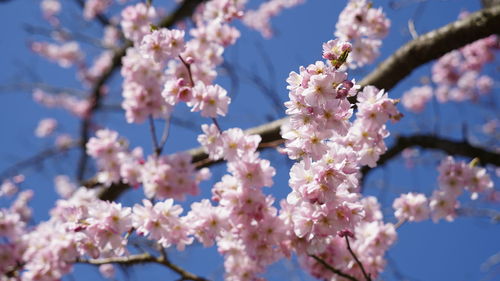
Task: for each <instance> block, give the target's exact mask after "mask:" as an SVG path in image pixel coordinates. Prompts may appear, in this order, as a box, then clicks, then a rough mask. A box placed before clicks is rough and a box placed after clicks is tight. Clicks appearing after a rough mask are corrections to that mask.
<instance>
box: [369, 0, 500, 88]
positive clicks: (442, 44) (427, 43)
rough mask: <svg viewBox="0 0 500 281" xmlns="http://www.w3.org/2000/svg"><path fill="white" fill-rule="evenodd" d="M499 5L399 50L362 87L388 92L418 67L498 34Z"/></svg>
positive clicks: (423, 37) (434, 32)
mask: <svg viewBox="0 0 500 281" xmlns="http://www.w3.org/2000/svg"><path fill="white" fill-rule="evenodd" d="M499 26H500V5H497V6H494V7H492V8H488V9H483V10H481V11H479V12H475V13H473V14H471V15H470V16H469V17H467V18H465V19H463V20H458V21H456V22H453V23H451V24H448V25H446V26H443V27H441V28H439V29H436V30H434V31H431V32H429V33H426V34H424V35H422V36H420V37H418V38H417V39H415V40H413V41H411V42H409V43H408V44H406V45H404V46H403V47H401V48H399V50H397V51H396V53H394V54H393V55H392V56H390V57H389V58H388V59H386V60H385V61H383V62H382V63H381V64H380V65H379V66H378V67H377V68H376V69H375V70H374V71H372V72H371V73H370V74H369V75H368V76H366V77H365V78H364V79H363V80H362V81H361V84H362V85H374V86H377V87H378V88H380V89H385V90H389V89H391V88H393V87H394V86H395V85H396V84H397V83H398V82H399V81H401V80H403V78H405V77H406V76H408V75H410V73H411V72H412V71H413V70H414V69H416V68H417V67H419V66H421V65H423V64H425V63H427V62H429V61H432V60H434V59H437V58H439V57H441V56H443V55H444V54H446V53H448V52H450V51H452V50H454V49H458V48H460V47H462V46H465V45H467V44H469V43H472V42H474V41H476V40H479V39H481V38H484V37H487V36H489V35H491V34H499V33H500V28H499Z"/></svg>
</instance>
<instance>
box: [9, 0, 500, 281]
mask: <svg viewBox="0 0 500 281" xmlns="http://www.w3.org/2000/svg"><path fill="white" fill-rule="evenodd" d="M62 2H63V5H65V6H66V7H68V8H69V12H68V13H66V14H65V16H64V17H63V22H65V23H68V24H69V25H70V26H72V27H74V28H78V30H79V31H80V32H82V33H85V34H87V35H91V36H96V35H99V36H100V33H99V29H98V27H97V26H94V25H88V24H86V23H85V22H83V21H80V20H74V19H75V18H76V17H75V15H76V14H78V13H80V11H79V8H78V7H77V6H76V5H74V3H73V1H62ZM154 2H155V3H161V1H154ZM389 2H392V1H374V5H375V6H383V7H384V10H385V11H386V13H387V14H388V16H389V18H390V19H391V20H392V26H391V31H390V34H389V36H388V37H387V39H385V40H384V45H383V47H382V55H381V57H380V59H379V60H378V61H381V60H382V59H384V58H386V57H388V56H389V55H390V54H391V53H392V52H393V51H394V50H396V49H397V48H398V47H399V46H401V45H402V44H404V43H405V42H408V41H409V40H410V35H409V33H408V32H407V30H408V28H407V23H408V20H409V19H413V20H414V22H415V27H416V31H417V32H418V33H419V34H422V33H425V32H427V31H429V30H432V29H434V28H437V27H440V26H442V25H444V24H446V23H449V22H451V21H454V20H455V19H456V18H457V15H458V13H459V12H460V11H462V10H468V11H476V10H478V9H479V8H480V7H479V0H448V1H446V0H428V1H417V0H400V1H395V2H399V3H403V4H404V5H403V6H402V7H401V8H400V9H397V10H394V9H391V8H389V7H388V3H389ZM419 2H422V3H419ZM38 3H39V1H32V0H16V1H8V2H7V3H5V4H0V30H1V34H2V39H0V54H2V55H1V56H0V85H1V86H2V87H3V90H2V91H1V92H0V130H1V132H2V134H1V135H0V141H1V144H2V145H1V146H0V171H2V170H3V169H5V168H7V167H9V166H10V165H12V164H13V163H14V162H16V161H19V160H22V159H25V158H26V157H29V156H32V155H34V154H36V153H37V152H38V151H40V150H42V149H44V148H48V147H50V146H51V145H52V142H53V140H52V139H48V140H39V139H37V138H36V137H35V136H34V134H33V131H34V129H35V127H36V125H37V123H38V120H39V119H41V118H46V117H52V118H56V119H58V121H59V122H60V123H61V125H62V130H63V131H64V132H66V133H70V134H72V135H73V136H75V137H76V136H77V132H78V129H79V121H78V120H77V119H76V118H74V117H73V116H71V115H69V114H68V113H66V112H64V111H62V110H50V109H46V108H43V107H41V106H40V105H38V104H35V103H34V102H33V101H32V98H31V91H27V90H23V89H20V88H19V86H20V85H21V86H27V85H28V84H30V83H38V82H42V83H46V84H49V85H57V86H61V87H77V88H79V89H80V87H81V86H79V85H78V83H77V82H76V80H75V78H74V74H75V69H69V70H67V69H63V70H61V69H59V68H58V67H57V66H56V65H54V64H51V63H47V62H45V61H44V60H43V59H41V58H39V57H38V56H36V55H33V54H32V53H31V52H30V51H29V50H28V48H27V44H28V42H29V41H31V40H39V39H42V40H46V39H47V38H46V37H44V36H40V35H33V34H28V33H27V32H26V30H25V29H26V28H25V27H26V25H31V26H40V27H44V28H47V27H48V26H47V25H46V24H45V23H44V22H43V21H42V20H41V16H40V12H39V8H38ZM344 3H345V1H343V0H336V1H332V0H330V1H311V0H310V1H307V2H306V3H305V4H303V5H300V6H298V7H296V8H294V9H291V10H286V11H284V12H283V13H282V14H281V15H279V16H278V17H277V18H275V19H274V20H273V25H274V27H275V28H276V36H275V37H274V38H273V39H271V40H262V38H261V37H260V35H259V34H258V33H257V32H255V31H250V30H248V29H246V28H244V27H243V28H242V29H241V30H242V38H241V39H240V41H239V43H238V44H237V45H236V46H233V47H231V48H230V49H228V50H227V52H226V58H227V61H229V62H230V63H233V64H234V63H235V62H237V64H238V65H239V66H243V67H244V68H245V72H249V73H253V74H256V75H259V76H261V77H262V78H263V79H264V81H265V83H266V84H267V86H269V87H271V88H272V89H273V90H274V91H275V92H276V94H277V95H278V96H279V98H280V99H281V101H282V102H284V101H286V100H287V99H288V92H287V91H286V88H285V87H286V82H285V79H286V77H287V76H288V73H289V72H290V71H297V70H298V68H299V66H301V65H307V64H309V63H313V62H314V61H316V60H319V59H320V58H321V44H322V43H323V42H325V41H327V40H329V39H332V38H333V32H334V27H335V23H336V21H337V16H338V13H339V12H340V10H341V9H342V8H343V6H344ZM251 5H252V6H255V5H256V4H255V3H254V4H251ZM82 46H84V47H85V48H87V49H89V50H90V51H91V53H92V54H96V50H92V48H91V47H89V46H87V45H82ZM264 57H267V59H268V60H269V61H270V62H271V64H272V66H273V67H272V71H271V72H268V71H269V69H268V68H266V67H265V66H264V63H263V61H264ZM498 62H499V60H497V61H496V65H497V66H498ZM372 68H373V67H367V68H363V69H360V70H357V71H354V72H351V77H354V78H356V79H357V80H361V79H362V78H363V76H364V75H365V74H366V73H368V72H369V71H370V70H371V69H372ZM236 71H238V70H237V69H236ZM492 73H493V74H494V75H497V76H496V79H497V81H496V88H495V95H496V96H495V98H494V99H493V100H494V101H495V102H496V103H497V104H498V102H499V98H498V91H499V89H498V77H499V76H498V70H497V71H496V72H495V70H493V71H492ZM239 74H241V75H239V76H240V80H239V82H238V85H237V86H238V87H237V91H235V92H232V93H231V94H232V95H233V103H232V104H231V106H230V111H229V114H228V116H227V117H226V118H224V119H222V120H221V121H220V124H221V126H222V127H223V128H230V127H235V126H238V127H242V128H248V127H252V126H256V125H259V124H262V123H265V122H267V121H269V120H271V119H274V118H277V117H282V116H284V112H280V113H279V114H277V113H276V112H275V110H274V108H273V107H272V105H271V103H270V102H269V101H268V100H266V97H265V96H264V95H263V94H262V91H261V89H259V88H258V87H256V86H255V85H254V84H253V83H252V82H250V81H249V79H245V77H248V75H245V74H243V72H240V73H239ZM426 75H427V76H428V75H429V66H424V67H421V68H419V69H418V70H417V71H415V72H414V73H413V75H411V76H410V77H408V78H406V79H405V80H404V81H403V82H401V83H400V84H399V85H398V86H397V87H395V88H394V89H392V90H391V91H390V96H391V97H393V98H398V97H400V96H401V95H402V93H403V92H404V90H405V89H408V88H409V87H411V86H412V85H416V84H417V83H419V81H420V79H421V77H423V76H426ZM219 83H221V84H222V85H223V86H224V87H225V88H226V89H228V90H230V89H233V88H232V87H231V83H230V81H229V79H227V77H221V79H220V80H219ZM119 84H120V78H119V76H118V75H117V76H116V77H115V78H114V79H113V83H112V85H114V87H113V88H112V89H113V90H112V91H111V93H112V94H111V97H110V101H109V104H119V103H120V92H119V89H120V88H119ZM12 85H16V87H14V89H10V88H9V89H6V87H5V86H12ZM113 101H114V102H113ZM431 109H432V107H429V108H428V109H427V110H426V111H425V113H424V114H423V115H421V116H416V115H413V114H411V113H409V112H405V114H406V117H405V118H404V120H403V121H402V122H401V124H397V125H394V126H391V129H392V131H391V132H392V133H393V134H398V133H399V134H411V133H414V132H430V130H431V129H432V128H433V124H434V122H435V120H436V119H435V115H434V112H433V111H432V110H431ZM186 113H187V110H186V109H185V108H179V109H178V110H177V111H176V116H179V117H181V118H184V119H189V120H190V121H192V122H195V123H196V124H198V125H200V124H202V123H209V120H204V119H203V118H201V117H199V116H198V115H197V114H189V115H188V114H186ZM495 114H497V115H498V113H495V112H488V111H485V110H483V109H482V107H481V106H480V105H470V104H449V105H445V106H442V108H440V118H439V119H440V123H441V124H442V131H440V133H441V134H442V135H444V136H450V137H456V136H458V134H459V132H460V128H461V124H462V123H463V122H464V121H466V120H467V121H472V122H471V124H472V125H471V126H470V130H471V132H477V131H478V128H477V126H478V122H479V121H482V120H484V119H485V118H491V116H493V115H495ZM98 120H99V121H100V122H101V124H106V126H108V127H110V128H112V129H115V130H118V131H120V132H121V133H122V134H123V135H124V136H125V137H127V138H129V139H130V141H131V144H132V146H139V145H141V146H144V147H145V148H146V151H148V150H149V149H150V146H151V144H150V136H149V131H148V128H147V126H146V125H145V124H143V125H129V124H127V123H126V122H125V120H124V116H123V114H116V113H104V114H100V115H99V116H98ZM196 130H197V128H195V131H196ZM197 134H198V133H195V132H193V131H192V130H188V129H185V128H180V127H178V126H176V125H173V128H172V131H171V136H170V138H169V140H168V142H167V145H166V152H167V153H168V152H174V151H179V150H184V149H189V148H192V147H194V146H197V143H196V139H195V137H194V136H195V135H197ZM76 155H77V154H76V153H74V152H70V153H68V154H67V155H63V156H61V157H58V158H57V159H56V160H55V161H54V160H48V161H46V162H45V164H44V165H40V166H36V167H35V168H34V169H29V170H26V173H25V174H26V176H27V177H28V179H27V181H26V183H25V184H24V185H23V187H25V188H31V189H34V191H35V199H34V200H33V202H32V204H31V206H32V207H33V209H34V219H35V220H36V221H40V220H44V219H47V218H48V211H49V209H50V208H51V206H52V202H53V201H54V200H55V199H56V198H57V196H56V194H55V192H54V190H53V182H52V178H53V176H54V175H57V174H68V175H70V176H73V175H74V173H75V163H76ZM263 155H264V157H265V158H268V159H270V160H271V161H272V162H273V165H274V167H276V168H277V171H278V174H277V176H276V177H275V178H274V181H275V183H276V185H275V186H274V187H273V188H272V189H269V190H268V191H269V192H271V193H273V194H275V196H276V197H277V198H278V199H281V198H283V197H284V196H286V194H287V193H288V192H289V187H288V186H287V181H288V169H289V165H290V162H289V161H285V160H284V159H282V158H281V157H280V156H279V155H278V154H277V153H273V152H270V151H268V152H264V154H263ZM427 156H428V157H427V158H426V161H425V162H423V163H422V164H421V165H420V166H419V167H417V168H415V169H412V170H406V169H405V168H404V166H403V165H402V161H400V160H398V161H394V162H392V163H391V164H390V165H388V166H387V167H386V168H384V169H381V171H380V172H378V173H377V174H373V175H372V176H371V177H370V178H369V181H368V182H367V186H366V190H367V191H366V192H367V193H368V194H373V195H377V196H379V200H382V201H384V202H385V203H386V204H385V209H384V211H385V213H386V214H387V215H388V217H387V221H393V220H394V218H393V217H392V215H391V214H392V209H391V208H390V205H391V204H392V199H393V198H394V196H396V195H397V194H398V193H401V192H409V191H418V192H424V193H426V194H427V195H430V193H431V191H432V190H433V189H434V188H436V176H437V173H436V171H435V164H436V163H437V162H438V159H439V157H440V155H439V154H430V153H429V154H427ZM223 168H224V165H219V166H218V167H215V168H214V169H213V181H212V182H211V183H213V182H214V181H217V180H218V179H219V178H220V176H221V175H222V174H223V173H224V170H223ZM493 178H494V180H495V182H496V183H497V184H498V178H495V177H494V175H493ZM202 189H203V191H202V195H201V196H199V197H196V198H190V199H189V200H188V201H187V202H186V203H185V204H186V205H187V204H189V203H190V202H192V201H195V200H199V199H200V198H201V197H203V196H207V195H208V194H209V193H210V190H209V189H210V183H208V184H205V185H203V187H202ZM140 196H141V192H140V191H139V192H129V193H127V194H125V195H124V196H123V197H122V198H121V201H122V202H123V203H124V204H126V205H133V204H134V203H135V202H138V201H139V200H140ZM465 201H466V203H465V205H471V206H472V205H473V204H472V203H471V202H470V201H468V200H465ZM0 204H1V205H0V206H5V205H6V202H5V200H0ZM497 209H498V206H497ZM499 251H500V226H499V225H494V224H490V223H489V221H488V220H487V219H478V218H458V219H457V220H456V221H455V222H454V223H446V222H441V223H438V224H434V223H432V222H424V223H418V224H417V223H416V224H409V223H408V224H405V225H404V226H403V227H402V228H401V229H400V231H399V238H398V241H397V243H396V245H395V246H394V247H393V248H392V249H391V250H390V251H389V256H390V259H391V260H392V262H391V263H390V264H389V265H388V267H387V270H386V273H384V274H383V278H384V280H399V279H400V278H398V277H397V274H393V270H396V271H398V272H399V273H400V274H402V275H403V276H404V277H405V278H408V279H409V280H425V281H442V280H499V279H500V275H498V274H497V276H496V279H495V277H494V278H493V279H488V276H489V275H488V274H487V273H484V272H481V271H480V265H481V264H482V263H484V262H485V261H486V259H487V258H488V257H490V256H491V255H493V254H495V253H497V252H499ZM171 255H172V260H173V261H174V262H177V263H178V264H180V265H182V266H185V267H186V268H187V269H189V270H190V271H192V272H194V273H196V274H199V275H202V276H205V277H207V278H210V279H212V280H221V279H222V274H223V266H222V257H220V256H219V255H218V254H217V252H216V251H215V250H214V249H210V250H207V249H203V248H202V246H200V245H195V246H192V247H190V248H188V250H187V251H186V252H182V253H177V252H175V250H172V253H171ZM297 267H298V265H297V264H296V262H295V261H284V262H281V263H279V264H277V265H275V266H272V267H271V268H270V269H269V272H268V273H267V274H266V275H265V276H266V277H268V278H269V279H270V280H285V279H287V280H288V279H291V280H312V278H310V277H307V274H306V273H301V271H300V270H298V269H297ZM145 268H148V269H151V270H146V271H145V270H144V269H145ZM497 270H498V268H497ZM129 273H130V276H131V277H132V278H133V280H139V279H143V280H144V279H146V278H148V277H150V278H151V279H152V280H156V279H159V278H161V279H162V280H174V278H175V275H172V274H170V272H169V271H168V270H167V269H165V268H160V267H156V266H147V267H146V266H137V267H134V268H133V269H131V270H130V271H129ZM119 277H120V279H121V278H122V277H123V276H121V275H119ZM94 278H98V274H97V273H96V270H95V268H93V267H86V266H79V267H78V268H77V270H76V273H75V274H74V275H73V277H72V278H66V279H65V280H89V279H91V280H94ZM153 278H154V279H153Z"/></svg>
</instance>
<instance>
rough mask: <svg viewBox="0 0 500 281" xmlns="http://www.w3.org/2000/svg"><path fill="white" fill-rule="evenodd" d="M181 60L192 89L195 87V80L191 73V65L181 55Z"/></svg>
mask: <svg viewBox="0 0 500 281" xmlns="http://www.w3.org/2000/svg"><path fill="white" fill-rule="evenodd" d="M179 59H180V60H181V62H182V64H183V65H184V66H185V67H186V69H187V72H188V76H189V82H190V83H191V87H194V80H193V73H192V72H191V65H190V64H189V63H187V62H186V61H185V60H184V59H183V58H182V56H181V55H179Z"/></svg>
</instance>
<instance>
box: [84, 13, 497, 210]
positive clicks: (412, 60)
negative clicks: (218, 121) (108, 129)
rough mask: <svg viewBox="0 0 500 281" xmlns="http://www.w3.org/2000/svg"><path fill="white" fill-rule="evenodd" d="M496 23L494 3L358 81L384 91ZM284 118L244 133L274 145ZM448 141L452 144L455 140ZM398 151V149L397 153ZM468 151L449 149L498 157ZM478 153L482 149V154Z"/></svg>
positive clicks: (112, 191) (120, 187) (493, 29)
mask: <svg viewBox="0 0 500 281" xmlns="http://www.w3.org/2000/svg"><path fill="white" fill-rule="evenodd" d="M498 26H500V6H495V7H492V8H488V9H484V10H481V11H478V12H476V13H473V14H471V15H470V16H469V17H467V18H465V19H462V20H458V21H456V22H453V23H451V24H448V25H446V26H444V27H442V28H440V29H437V30H435V31H431V32H429V33H427V34H424V35H422V36H421V37H419V38H417V39H415V40H413V41H411V42H409V43H408V44H406V45H404V46H403V47H401V48H400V49H399V50H398V51H397V52H396V53H395V54H393V55H392V56H390V57H389V58H387V59H386V60H385V61H384V62H382V63H381V64H380V65H379V66H378V67H377V68H376V69H375V70H373V71H372V72H371V73H370V74H369V75H368V76H367V77H366V78H365V79H363V80H362V81H361V83H360V84H361V85H363V86H365V85H374V86H376V87H378V88H384V89H385V90H386V91H388V90H390V89H392V87H394V86H395V85H396V84H397V83H398V82H399V81H401V80H402V79H403V78H404V77H406V76H407V75H409V74H410V73H411V72H412V71H413V70H414V69H416V68H417V67H419V66H420V65H422V64H425V63H427V62H429V61H431V60H433V59H436V58H439V57H440V56H442V55H444V54H446V53H448V52H450V51H452V50H454V49H457V48H460V47H462V46H464V45H466V44H469V43H472V42H474V41H476V40H478V39H481V38H484V37H486V36H488V35H491V34H495V33H498V32H499V30H500V29H499V28H498ZM286 120H287V118H283V119H279V120H276V121H273V122H271V123H267V124H264V125H261V126H259V127H255V128H252V129H249V130H247V133H251V134H259V135H260V136H261V137H262V143H261V145H260V146H259V148H264V147H270V146H273V145H274V146H276V145H279V144H280V143H282V142H283V140H282V138H281V135H280V128H281V125H282V124H283V123H284V122H286ZM450 142H452V141H450ZM452 143H454V144H455V143H456V142H452ZM457 144H458V147H461V146H462V145H466V144H463V143H462V144H461V143H457ZM415 145H417V144H415ZM430 145H431V144H429V146H428V147H425V148H435V149H442V150H443V151H445V152H448V153H450V152H449V151H448V150H447V149H449V147H448V146H446V145H444V146H440V147H431V146H430ZM452 147H455V146H452ZM471 147H472V146H471ZM401 151H402V149H401V150H400V151H398V152H397V153H399V152H401ZM468 151H474V153H468V154H467V155H464V154H463V153H462V152H460V150H459V149H456V150H453V151H452V152H451V153H452V154H458V155H464V156H470V157H479V158H480V159H481V161H482V162H483V163H491V164H495V165H497V166H498V161H499V160H498V159H500V158H499V157H498V154H497V153H494V152H489V151H486V150H483V149H481V148H475V150H468ZM482 152H484V154H483V153H482ZM188 153H189V154H191V156H192V157H193V162H194V163H195V165H196V166H197V167H205V166H209V165H211V164H214V163H215V162H214V161H211V160H210V159H209V158H208V155H207V154H206V153H205V152H204V151H203V149H202V148H201V147H199V148H194V149H191V150H189V151H188ZM397 153H396V154H397ZM386 154H387V153H386ZM480 155H483V156H484V157H483V158H481V156H480ZM392 157H393V156H392ZM491 157H496V160H492V159H491ZM366 173H367V172H366ZM92 183H93V184H92ZM93 185H95V182H92V181H90V182H88V183H87V184H85V186H93ZM127 188H128V186H127V185H124V184H116V185H112V186H111V187H109V188H108V189H106V190H105V191H104V192H103V193H102V194H101V196H100V198H101V199H105V200H114V199H115V198H116V196H119V195H120V194H121V193H122V192H123V191H124V190H126V189H127Z"/></svg>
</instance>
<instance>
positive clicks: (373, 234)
mask: <svg viewBox="0 0 500 281" xmlns="http://www.w3.org/2000/svg"><path fill="white" fill-rule="evenodd" d="M351 50H352V48H351V45H350V44H349V43H347V42H343V41H341V40H338V39H337V40H331V41H329V42H327V43H325V44H324V45H323V58H325V59H327V62H326V63H325V62H321V61H318V62H316V63H315V64H313V65H309V66H308V67H306V68H304V67H301V68H300V73H295V72H291V73H290V76H289V78H288V80H287V82H288V84H289V85H288V89H289V90H290V94H289V96H290V101H288V102H286V103H285V106H286V107H287V111H286V112H287V114H289V115H290V123H289V124H286V125H285V126H283V127H282V136H283V138H284V139H285V148H284V149H283V151H284V152H286V153H287V154H288V155H289V157H290V158H292V159H298V160H300V161H299V162H298V163H296V164H294V166H293V167H292V169H291V171H290V181H289V185H290V187H291V188H292V192H291V193H290V194H289V195H288V197H287V200H286V201H284V202H282V210H281V213H280V217H282V218H283V220H284V221H285V225H286V227H287V228H288V235H289V237H290V240H291V243H292V245H294V250H295V251H296V252H297V253H298V254H299V257H300V258H301V261H302V263H303V265H304V266H305V267H306V268H307V269H308V270H309V271H310V272H311V273H312V274H313V275H314V276H316V277H318V278H322V279H325V278H327V279H329V278H336V277H335V276H333V274H332V272H328V271H327V270H325V269H324V268H323V267H322V265H321V264H319V263H317V262H316V261H315V260H314V259H313V258H311V257H310V255H311V254H314V255H318V256H319V257H321V258H323V259H324V260H325V261H330V262H332V264H335V265H336V266H338V267H340V268H342V269H343V270H345V271H346V272H349V273H351V274H353V275H354V276H360V275H361V274H362V273H361V271H360V270H359V268H357V269H356V268H355V267H354V264H355V261H354V260H353V259H352V256H351V254H350V253H349V252H348V251H347V249H346V245H345V241H344V240H343V239H342V238H340V237H339V236H338V235H337V233H343V232H345V231H348V232H349V231H350V232H351V233H354V236H355V237H356V236H357V235H359V236H361V237H367V238H366V239H367V240H362V239H360V240H356V241H355V242H354V243H353V245H356V246H357V247H360V249H363V252H361V251H360V252H359V255H361V256H362V259H365V262H366V264H367V267H368V268H369V271H370V273H371V274H372V276H376V275H377V274H378V273H379V272H381V270H382V269H383V265H384V259H383V256H384V253H385V251H386V250H387V249H388V247H389V246H390V245H391V244H392V243H393V242H394V240H395V236H396V235H395V231H394V227H393V226H392V225H391V224H387V225H386V224H384V223H383V222H382V218H381V215H380V216H378V215H376V214H375V213H376V212H375V211H374V210H377V209H378V208H379V207H377V206H378V204H377V203H376V201H375V202H373V199H361V196H360V194H359V193H358V188H359V183H358V171H359V168H360V167H361V166H363V165H369V166H371V167H374V166H376V161H377V160H378V157H379V155H380V154H382V153H384V152H385V150H386V146H385V143H384V141H383V140H384V138H386V137H387V136H388V132H387V130H386V128H385V123H386V122H387V121H388V120H393V121H395V120H398V119H399V118H400V117H401V114H400V113H399V112H398V110H397V109H396V107H395V104H396V103H397V101H395V100H392V99H390V98H389V97H388V96H387V93H385V92H384V91H383V90H378V89H377V88H375V87H372V86H366V87H364V88H363V90H362V91H360V90H359V88H360V87H359V86H358V85H356V84H355V81H349V80H348V79H347V73H346V72H344V71H342V70H340V69H341V67H342V65H343V64H344V63H345V62H346V61H348V56H349V55H350V52H351ZM354 96H356V97H357V101H358V102H357V104H356V105H357V111H356V114H355V116H356V119H355V120H354V121H353V122H352V121H351V120H350V119H351V117H352V116H353V115H354V110H353V108H352V106H351V103H350V102H349V100H348V98H349V97H354ZM365 205H366V208H365ZM378 212H379V211H378ZM375 217H376V218H375ZM389 233H390V234H389ZM378 235H381V236H383V237H384V239H385V240H384V241H385V242H383V243H381V244H377V243H374V242H370V241H373V240H371V239H375V240H377V239H380V238H377V236H378ZM370 243H373V244H370ZM341 253H344V254H343V256H342V254H341ZM363 253H370V254H369V255H368V254H367V256H363V255H364V254H363ZM339 254H340V255H341V256H342V259H339V258H338V256H337V255H339ZM346 259H347V260H349V261H350V262H347V263H345V262H344V261H346ZM340 260H341V261H342V262H340Z"/></svg>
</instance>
